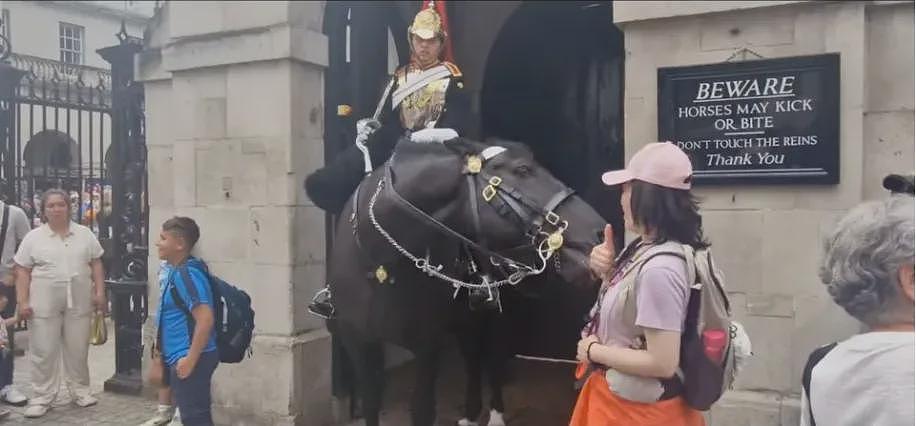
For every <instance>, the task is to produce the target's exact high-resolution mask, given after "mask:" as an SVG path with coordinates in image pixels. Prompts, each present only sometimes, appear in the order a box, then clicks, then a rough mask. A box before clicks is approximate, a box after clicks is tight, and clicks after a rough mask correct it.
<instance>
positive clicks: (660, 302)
mask: <svg viewBox="0 0 916 426" xmlns="http://www.w3.org/2000/svg"><path fill="white" fill-rule="evenodd" d="M659 259H660V258H659ZM662 262H665V260H662ZM657 264H658V261H656V260H655V259H653V260H650V261H649V262H648V263H647V264H646V265H645V266H644V268H643V270H642V271H641V272H640V274H639V276H638V277H637V278H636V279H637V280H639V282H638V284H637V288H636V310H637V316H636V324H635V325H636V326H637V327H639V328H641V329H642V330H643V333H644V335H645V338H646V342H645V343H646V345H645V346H646V347H645V349H641V348H640V349H631V348H625V347H619V346H607V345H603V344H600V343H594V344H593V342H596V341H597V338H596V337H595V336H589V337H587V338H585V339H583V340H582V341H580V342H579V350H578V354H579V357H580V358H582V359H580V360H582V361H586V360H588V361H591V362H595V363H598V364H601V365H605V366H607V367H610V368H613V369H615V370H618V371H620V372H623V373H627V374H633V375H637V376H642V377H658V378H669V377H672V376H674V374H675V372H677V368H678V365H679V363H680V352H681V330H682V328H683V322H684V314H685V312H686V309H687V301H688V297H689V289H688V287H687V284H686V280H687V278H686V270H685V271H681V272H677V271H675V270H674V269H673V267H670V266H660V267H657V266H655V265H657ZM589 346H591V350H589V349H588V347H589Z"/></svg>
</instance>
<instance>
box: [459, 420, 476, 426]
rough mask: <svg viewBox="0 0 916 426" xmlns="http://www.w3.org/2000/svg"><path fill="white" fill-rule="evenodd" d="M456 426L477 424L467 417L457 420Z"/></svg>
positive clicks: (474, 425) (473, 425)
mask: <svg viewBox="0 0 916 426" xmlns="http://www.w3.org/2000/svg"><path fill="white" fill-rule="evenodd" d="M458 426H478V425H477V422H472V421H470V420H468V419H461V420H458Z"/></svg>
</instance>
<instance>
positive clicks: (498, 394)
mask: <svg viewBox="0 0 916 426" xmlns="http://www.w3.org/2000/svg"><path fill="white" fill-rule="evenodd" d="M487 324H488V325H489V327H485V328H484V329H483V330H481V332H482V333H483V334H484V336H483V337H484V338H485V339H486V340H485V341H486V363H487V377H488V379H489V384H490V419H489V421H488V422H487V426H505V424H506V422H505V419H504V418H503V414H504V413H505V412H506V408H505V405H504V401H503V385H504V384H505V383H506V369H507V368H508V364H509V357H510V352H511V350H510V348H509V343H508V340H507V337H508V335H507V330H506V327H505V325H506V324H505V319H504V318H503V317H502V316H501V314H500V313H498V312H494V313H492V314H491V315H489V316H488V321H487Z"/></svg>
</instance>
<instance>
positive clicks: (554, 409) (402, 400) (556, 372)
mask: <svg viewBox="0 0 916 426" xmlns="http://www.w3.org/2000/svg"><path fill="white" fill-rule="evenodd" d="M440 368H441V370H440V376H439V380H438V386H437V387H436V395H437V404H436V414H437V415H436V417H437V418H436V426H454V425H455V424H457V422H458V420H459V419H460V418H461V417H463V415H462V413H463V411H464V404H465V402H464V389H465V382H466V380H467V379H466V378H465V375H464V374H465V373H464V364H463V362H462V360H461V357H460V356H459V355H458V353H457V350H450V351H449V352H448V354H447V355H446V356H445V357H444V359H443V362H442V364H441V367H440ZM574 370H575V366H574V365H569V364H554V363H546V362H536V361H529V360H522V359H515V360H513V361H512V362H511V367H510V369H509V371H510V375H511V377H510V383H508V384H507V385H506V386H505V388H504V389H503V400H504V403H505V406H506V413H505V420H506V422H507V423H508V424H510V425H523V426H562V425H566V424H569V416H570V414H572V408H573V406H574V405H575V402H576V391H575V390H574V389H573V378H572V375H573V372H574ZM414 374H415V370H414V369H413V365H412V364H407V365H405V366H403V367H398V368H397V369H395V370H393V371H391V372H390V373H389V375H388V383H387V389H386V390H385V395H384V402H383V410H382V413H381V423H382V425H383V426H405V425H409V424H410V408H409V404H410V395H411V392H412V390H413V386H414V384H413V380H414ZM484 383H486V381H485V382H484ZM484 389H485V390H484V392H485V395H484V404H483V406H484V409H483V411H484V413H483V414H482V416H481V418H480V419H479V420H480V424H481V425H486V424H487V413H488V412H489V410H490V409H489V406H488V401H489V394H488V393H487V390H486V385H484ZM364 424H365V423H364V422H363V421H362V420H356V421H352V422H350V423H348V424H347V426H363V425H364Z"/></svg>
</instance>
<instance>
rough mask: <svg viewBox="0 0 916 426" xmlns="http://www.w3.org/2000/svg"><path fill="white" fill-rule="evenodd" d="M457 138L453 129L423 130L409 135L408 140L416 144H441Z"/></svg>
mask: <svg viewBox="0 0 916 426" xmlns="http://www.w3.org/2000/svg"><path fill="white" fill-rule="evenodd" d="M457 137H458V132H456V131H455V129H423V130H417V131H416V132H413V133H411V134H410V140H411V141H413V142H417V143H430V142H438V143H443V142H445V141H448V140H452V139H455V138H457Z"/></svg>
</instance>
